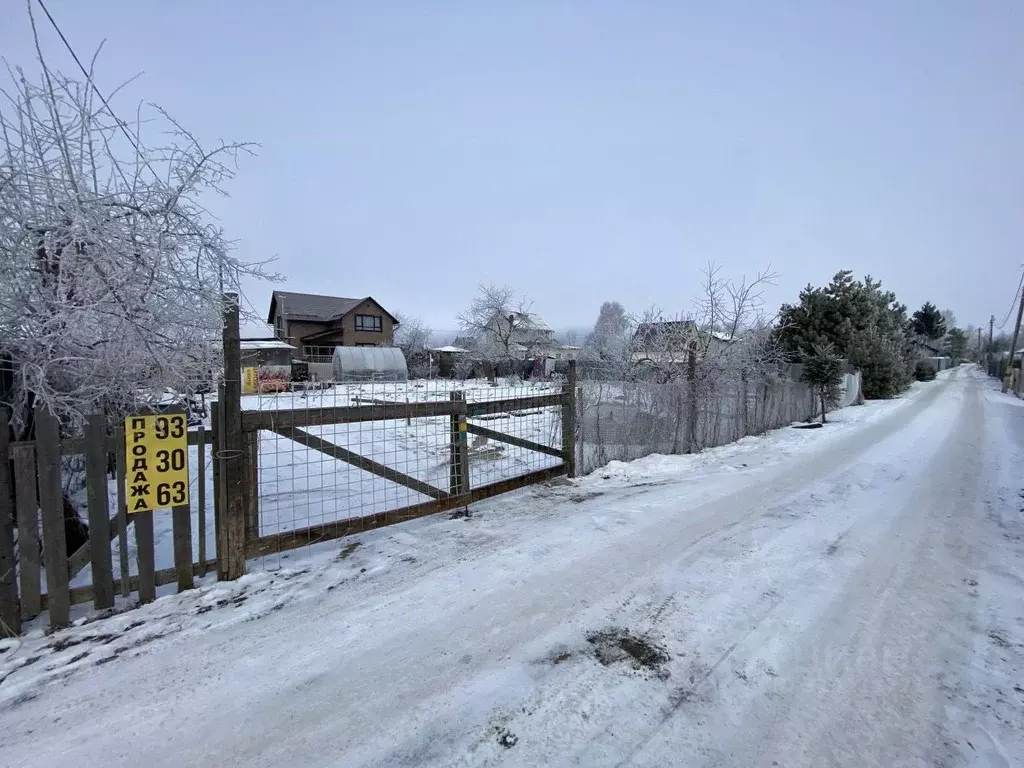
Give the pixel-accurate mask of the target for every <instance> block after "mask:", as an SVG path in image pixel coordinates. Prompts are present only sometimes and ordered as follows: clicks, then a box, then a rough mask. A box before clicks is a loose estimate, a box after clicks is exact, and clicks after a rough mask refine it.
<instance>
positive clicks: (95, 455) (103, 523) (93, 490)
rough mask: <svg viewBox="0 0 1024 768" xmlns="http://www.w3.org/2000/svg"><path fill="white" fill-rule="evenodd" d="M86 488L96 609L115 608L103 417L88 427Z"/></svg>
mask: <svg viewBox="0 0 1024 768" xmlns="http://www.w3.org/2000/svg"><path fill="white" fill-rule="evenodd" d="M85 487H86V496H87V498H88V506H89V554H90V563H91V565H92V590H93V605H94V606H95V607H96V608H97V609H100V610H102V609H104V608H113V607H114V567H113V563H112V562H111V558H110V510H109V504H108V502H107V424H106V419H105V418H104V417H103V414H102V413H93V414H90V415H89V417H88V419H87V420H86V424H85Z"/></svg>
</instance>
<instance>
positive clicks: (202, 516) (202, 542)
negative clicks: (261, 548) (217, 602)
mask: <svg viewBox="0 0 1024 768" xmlns="http://www.w3.org/2000/svg"><path fill="white" fill-rule="evenodd" d="M196 464H197V465H198V466H197V467H196V472H197V474H196V478H197V479H198V481H199V482H198V486H199V488H198V490H199V499H198V501H197V505H196V512H197V513H198V514H197V518H198V519H197V523H198V527H199V568H198V569H197V570H198V572H199V574H198V575H200V576H205V575H206V429H205V428H204V427H203V426H202V425H200V426H199V430H198V432H196Z"/></svg>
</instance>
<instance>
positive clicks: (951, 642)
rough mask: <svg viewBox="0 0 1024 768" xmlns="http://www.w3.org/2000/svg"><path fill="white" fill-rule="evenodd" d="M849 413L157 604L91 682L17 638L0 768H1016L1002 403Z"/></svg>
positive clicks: (966, 392) (1016, 625)
mask: <svg viewBox="0 0 1024 768" xmlns="http://www.w3.org/2000/svg"><path fill="white" fill-rule="evenodd" d="M871 407H872V406H869V407H868V408H869V409H870V408H871ZM858 410H860V411H861V413H862V414H864V413H868V410H865V409H848V411H849V412H854V416H855V417H856V418H860V417H859V416H857V414H856V412H857V411H858ZM843 413H844V414H846V413H848V412H847V411H844V412H843ZM868 415H869V416H870V418H866V417H865V418H860V421H859V422H858V423H856V424H849V425H845V428H844V425H839V426H837V427H830V428H827V429H825V430H820V431H816V432H797V431H795V430H784V431H783V432H780V433H778V434H777V435H775V436H773V437H769V438H767V439H766V440H762V441H744V443H743V444H741V445H740V446H737V447H729V448H727V449H724V450H721V451H718V452H711V453H709V454H708V455H707V456H706V457H698V458H696V459H695V458H693V457H683V458H678V459H671V458H663V459H651V460H646V461H644V462H638V463H637V464H635V465H628V466H627V465H618V466H616V467H612V468H610V469H609V470H607V471H606V472H605V473H604V475H603V476H592V477H590V478H587V479H585V480H584V481H582V482H581V483H579V484H578V485H577V486H565V487H559V488H551V489H541V490H537V491H534V492H528V493H524V494H520V495H517V496H511V497H506V498H504V499H499V500H496V501H494V502H491V503H490V504H489V505H487V506H484V507H483V508H482V510H481V512H480V513H479V514H478V516H477V517H476V518H474V519H472V520H469V521H443V522H436V521H435V522H432V523H430V522H428V523H421V524H418V525H417V524H412V525H410V526H409V527H404V526H403V527H399V528H396V529H387V530H384V531H379V532H377V534H379V535H375V536H369V537H363V538H362V539H361V541H360V545H361V546H360V547H359V548H358V549H355V550H350V551H349V553H348V554H347V556H346V557H345V559H343V560H340V561H339V562H335V563H332V564H331V565H330V566H326V567H324V568H321V569H318V570H314V571H312V572H310V573H306V574H298V575H295V576H294V577H293V579H292V582H293V583H294V584H298V585H301V586H297V587H294V588H291V587H289V588H288V589H291V592H287V591H285V592H282V590H285V587H283V586H281V585H282V584H285V583H286V582H287V578H286V577H284V576H278V577H277V579H276V581H275V580H271V579H270V578H269V577H267V578H265V579H264V580H263V581H259V580H254V582H253V585H252V587H251V589H252V591H253V593H254V595H259V590H257V586H259V585H262V586H259V589H260V590H263V591H264V592H266V594H267V595H275V596H276V597H275V598H274V599H275V602H273V604H270V603H266V602H264V603H261V602H260V601H261V600H264V601H266V599H267V598H266V596H264V597H263V598H261V597H258V596H254V597H253V598H252V599H251V600H250V601H249V602H248V603H246V607H243V608H240V609H230V608H222V609H218V610H211V609H210V608H206V609H203V608H199V609H197V608H196V606H197V604H198V603H199V602H201V601H202V600H204V599H210V600H212V597H213V596H214V593H212V592H211V593H209V594H205V596H204V594H203V593H196V594H195V595H194V596H181V597H175V598H169V599H168V600H166V601H158V603H157V604H156V605H154V606H150V607H148V608H146V609H143V610H140V611H135V612H132V613H128V614H124V616H122V617H117V618H116V619H112V620H110V621H111V622H113V621H119V622H121V623H120V624H119V625H118V627H119V628H121V629H123V630H124V631H125V632H128V633H131V632H135V633H138V632H143V631H151V636H149V637H148V639H147V640H145V641H144V642H139V643H137V646H138V647H135V646H132V647H131V648H130V649H129V648H125V651H124V652H123V653H121V652H120V651H119V652H118V653H115V654H113V655H110V656H109V658H107V659H106V660H107V661H109V662H110V663H96V661H95V660H96V658H97V655H98V654H100V653H101V652H102V651H101V648H102V647H103V641H102V640H100V639H97V638H98V637H100V636H99V635H96V632H95V627H96V626H102V625H103V624H104V622H96V623H94V624H90V625H86V626H85V627H81V628H76V629H75V630H72V631H71V632H72V633H75V632H78V633H79V634H78V635H72V636H75V637H80V638H85V633H89V632H92V633H93V635H91V636H90V637H89V641H88V642H86V641H85V640H83V641H82V642H81V643H80V644H76V645H75V647H72V648H68V649H67V650H63V649H62V650H61V651H60V653H62V654H64V655H63V656H60V657H58V655H57V652H55V651H53V650H52V643H51V644H50V645H49V646H48V645H47V643H49V642H50V641H49V640H46V639H42V638H30V639H29V640H27V641H26V643H25V646H24V647H22V648H20V649H18V650H17V651H16V652H17V653H18V654H20V655H21V657H22V659H24V658H25V656H26V655H28V654H33V653H40V654H41V653H43V650H42V649H45V648H49V649H50V653H51V655H50V656H47V657H45V658H46V659H51V661H46V660H44V661H42V662H38V664H37V665H35V666H38V665H41V664H44V663H47V664H49V665H50V673H49V674H50V677H48V678H47V677H45V675H42V674H40V675H39V676H38V678H36V677H32V675H31V674H30V670H32V669H34V668H35V667H29V666H25V667H24V668H19V669H18V670H17V671H15V672H14V673H13V674H10V675H9V679H8V680H6V681H4V682H0V754H2V755H3V756H4V762H5V764H9V765H17V766H22V765H23V766H30V765H31V766H50V765H53V766H58V765H81V766H92V765H104V766H113V765H126V766H127V765H145V766H147V767H148V768H159V767H160V766H165V765H166V766H172V765H173V766H204V765H245V766H264V765H265V766H279V765H302V766H360V765H367V766H378V765H379V766H395V765H398V766H401V765H409V766H412V765H438V766H440V765H445V766H447V765H466V766H477V765H509V766H513V765H514V766H533V765H583V766H616V765H636V766H666V765H687V766H689V765H695V766H697V765H708V766H754V765H764V766H772V765H779V766H825V765H844V766H862V765H878V766H900V765H915V766H916V765H921V766H925V765H928V766H933V765H942V766H944V765H1015V764H1017V763H1014V762H1013V761H1014V759H1016V760H1019V759H1020V757H1019V756H1020V755H1024V522H1022V513H1021V509H1022V506H1024V502H1022V497H1024V408H1022V407H1021V406H1020V404H1018V402H1017V401H1015V400H1012V399H1010V398H1004V397H1003V396H1001V395H999V394H998V393H997V392H995V391H993V390H992V389H991V384H990V383H989V382H988V381H986V380H984V379H982V378H980V375H979V374H977V373H976V372H975V371H974V370H972V369H969V368H963V369H960V370H959V371H955V372H954V375H953V376H951V377H950V378H948V379H946V380H944V381H938V382H935V383H933V384H931V385H928V386H926V387H924V388H922V389H919V390H918V391H917V392H915V393H914V395H913V396H912V397H910V398H908V399H907V400H906V401H905V402H901V403H898V404H887V405H886V406H885V408H884V409H880V410H878V411H877V412H875V413H868ZM797 440H798V441H799V442H794V441H797ZM598 475H600V473H598ZM336 551H337V549H336V550H335V552H336ZM332 555H333V553H332ZM362 569H365V571H363V570H362ZM339 574H342V575H343V578H339V577H338V575H339ZM331 578H333V581H331V583H330V584H328V581H330V580H331ZM275 585H276V586H275ZM275 590H276V591H275ZM282 596H283V597H282ZM189 601H192V602H189ZM224 602H227V601H224ZM211 605H212V603H211ZM260 605H264V607H265V609H264V610H260V607H259V606H260ZM230 610H237V613H236V614H228V613H226V612H227V611H230ZM246 611H248V613H246ZM221 614H223V615H225V616H227V615H236V616H240V617H244V619H245V620H241V619H239V620H234V621H227V620H222V619H220V618H218V616H220V615H221ZM139 616H141V617H143V619H142V620H144V621H147V622H149V623H148V625H147V627H149V628H150V629H149V630H147V629H146V627H140V626H136V627H132V626H130V624H131V622H132V621H133V620H135V621H138V620H139V619H137V618H136V617H139ZM612 630H617V631H618V632H617V633H616V632H613V631H612ZM127 636H130V634H129V635H127ZM622 637H626V640H625V641H624V642H620V641H619V640H616V639H615V638H620V639H621V638H622ZM629 638H639V639H640V640H641V641H644V642H646V643H648V644H649V645H650V648H649V649H645V648H641V649H640V652H638V650H637V647H636V646H637V644H636V643H633V642H630V640H629ZM106 642H107V643H110V644H111V645H112V646H114V647H115V648H116V647H118V646H117V642H120V641H117V642H115V641H109V640H108V641H106ZM90 643H91V645H90ZM76 648H77V649H78V651H79V653H80V652H81V649H82V648H86V649H93V655H92V657H90V658H78V659H75V658H74V657H72V658H71V659H69V658H68V656H70V654H73V653H75V652H76ZM623 648H625V649H626V650H628V651H631V652H632V653H633V654H634V656H639V657H640V661H637V662H634V657H633V656H630V655H628V654H627V653H626V652H625V651H623V650H622V649H623ZM33 649H38V650H33ZM643 651H646V653H644V652H643ZM12 653H14V652H13V651H12ZM620 657H621V658H620ZM3 658H4V657H3V656H0V660H3ZM61 661H63V666H62V665H61V663H60V662H61ZM32 674H35V673H32ZM0 680H2V672H0ZM54 680H61V681H62V684H61V685H57V684H55V683H54V682H53V681H54ZM5 689H6V690H7V693H5ZM12 691H13V692H17V695H15V694H14V693H12ZM1011 756H1015V757H1011Z"/></svg>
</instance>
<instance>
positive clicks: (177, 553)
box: [171, 504, 195, 592]
mask: <svg viewBox="0 0 1024 768" xmlns="http://www.w3.org/2000/svg"><path fill="white" fill-rule="evenodd" d="M171 518H172V526H173V535H174V567H175V569H176V570H177V572H178V591H179V592H184V591H185V590H187V589H192V588H193V587H194V586H195V583H194V581H193V571H192V509H191V508H190V507H189V506H188V504H184V505H182V506H179V507H173V508H172V509H171Z"/></svg>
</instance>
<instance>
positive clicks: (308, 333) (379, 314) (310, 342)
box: [267, 291, 398, 362]
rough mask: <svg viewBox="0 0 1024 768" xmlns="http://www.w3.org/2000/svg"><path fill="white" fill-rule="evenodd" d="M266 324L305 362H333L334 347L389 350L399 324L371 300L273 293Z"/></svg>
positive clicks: (310, 294) (370, 298) (369, 298)
mask: <svg viewBox="0 0 1024 768" xmlns="http://www.w3.org/2000/svg"><path fill="white" fill-rule="evenodd" d="M267 322H268V323H270V324H271V325H272V326H273V327H274V332H275V334H276V335H277V338H279V339H281V340H282V341H285V342H287V343H288V344H291V345H292V346H293V347H295V348H296V349H297V350H298V351H299V354H300V355H301V357H302V359H303V360H308V361H310V362H330V360H331V357H332V356H333V355H334V348H335V347H390V346H393V345H394V341H395V326H397V325H398V320H396V319H395V316H394V315H392V314H391V313H390V312H388V311H387V310H386V309H384V307H382V306H381V305H380V304H378V303H377V301H376V300H375V299H374V298H373V297H372V296H367V297H366V298H364V299H346V298H341V297H339V296H318V295H316V294H312V293H292V292H290V291H274V293H273V295H272V296H271V297H270V311H269V312H268V313H267Z"/></svg>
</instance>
